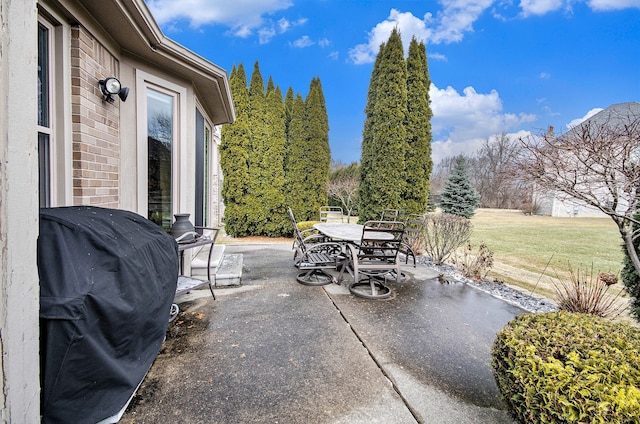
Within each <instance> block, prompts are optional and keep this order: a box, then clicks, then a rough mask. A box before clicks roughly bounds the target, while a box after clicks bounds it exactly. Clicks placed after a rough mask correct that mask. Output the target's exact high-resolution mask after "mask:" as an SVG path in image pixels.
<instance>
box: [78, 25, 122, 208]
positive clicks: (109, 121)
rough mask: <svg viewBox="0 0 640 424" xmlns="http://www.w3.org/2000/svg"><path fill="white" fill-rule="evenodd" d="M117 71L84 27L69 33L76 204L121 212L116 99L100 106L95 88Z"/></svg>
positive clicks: (109, 58)
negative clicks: (119, 210)
mask: <svg viewBox="0 0 640 424" xmlns="http://www.w3.org/2000/svg"><path fill="white" fill-rule="evenodd" d="M118 71H119V63H118V60H117V59H116V58H115V57H114V56H113V55H111V54H110V53H109V52H108V50H107V49H105V48H104V46H102V45H101V44H100V43H99V42H98V41H97V40H96V39H95V38H94V37H93V36H92V35H91V34H90V33H89V32H88V31H87V30H86V29H85V28H83V27H82V26H75V27H73V28H72V29H71V116H72V128H73V203H74V205H94V206H102V207H108V208H117V207H119V186H120V184H119V175H120V172H119V171H120V169H119V167H120V127H119V126H120V124H119V122H120V100H119V99H118V98H117V96H116V101H115V103H113V104H109V103H107V102H105V101H103V100H102V99H103V96H102V93H101V92H100V89H99V88H98V81H99V80H101V79H104V78H106V77H109V76H115V77H118V76H119V72H118Z"/></svg>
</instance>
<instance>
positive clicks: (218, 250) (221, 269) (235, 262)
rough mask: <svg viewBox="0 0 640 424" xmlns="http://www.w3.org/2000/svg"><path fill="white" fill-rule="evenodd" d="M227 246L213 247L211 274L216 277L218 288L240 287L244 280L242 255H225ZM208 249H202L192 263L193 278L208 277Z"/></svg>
mask: <svg viewBox="0 0 640 424" xmlns="http://www.w3.org/2000/svg"><path fill="white" fill-rule="evenodd" d="M225 248H226V245H224V244H219V245H214V246H213V253H212V254H211V273H212V274H215V276H216V284H215V285H216V287H225V286H239V285H240V283H241V279H242V254H231V255H225V254H224V251H225ZM208 256H209V250H208V249H202V251H201V252H200V253H198V256H196V258H194V260H193V261H191V275H192V276H193V277H200V278H202V277H205V279H206V276H207V258H208Z"/></svg>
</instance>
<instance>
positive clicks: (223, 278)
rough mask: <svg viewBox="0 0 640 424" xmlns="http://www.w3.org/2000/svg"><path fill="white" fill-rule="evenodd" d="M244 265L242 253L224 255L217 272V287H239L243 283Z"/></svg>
mask: <svg viewBox="0 0 640 424" xmlns="http://www.w3.org/2000/svg"><path fill="white" fill-rule="evenodd" d="M242 263H243V257H242V253H238V254H235V253H234V254H229V255H224V256H223V257H222V263H221V264H220V266H219V267H218V269H217V270H216V287H224V286H239V285H240V284H241V281H242Z"/></svg>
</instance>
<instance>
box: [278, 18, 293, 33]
mask: <svg viewBox="0 0 640 424" xmlns="http://www.w3.org/2000/svg"><path fill="white" fill-rule="evenodd" d="M290 26H291V22H289V20H287V19H286V18H282V19H280V20H279V21H278V27H279V28H280V32H281V33H282V32H287V30H288V29H289V27H290Z"/></svg>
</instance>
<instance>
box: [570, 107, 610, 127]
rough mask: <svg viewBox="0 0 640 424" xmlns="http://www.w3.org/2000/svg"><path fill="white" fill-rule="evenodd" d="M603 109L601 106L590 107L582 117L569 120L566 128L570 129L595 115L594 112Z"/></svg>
mask: <svg viewBox="0 0 640 424" xmlns="http://www.w3.org/2000/svg"><path fill="white" fill-rule="evenodd" d="M602 110H603V109H602V108H601V107H596V108H593V109H591V110H590V111H589V112H587V114H586V115H584V116H583V117H582V118H576V119H574V120H573V121H571V122H569V123H568V124H567V129H568V130H570V129H571V128H573V127H575V126H577V125H580V124H581V123H583V122H584V121H586V120H587V119H589V118H591V117H592V116H593V115H595V114H596V113H598V112H600V111H602Z"/></svg>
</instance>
